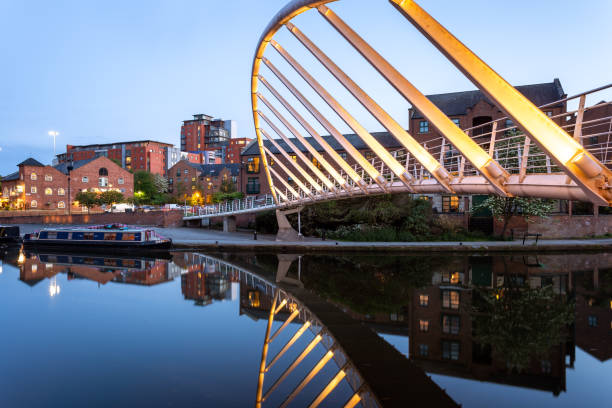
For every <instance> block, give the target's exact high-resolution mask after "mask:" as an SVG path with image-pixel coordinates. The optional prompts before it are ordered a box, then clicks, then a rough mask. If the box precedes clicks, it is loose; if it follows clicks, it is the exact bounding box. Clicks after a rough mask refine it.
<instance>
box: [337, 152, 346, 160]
mask: <svg viewBox="0 0 612 408" xmlns="http://www.w3.org/2000/svg"><path fill="white" fill-rule="evenodd" d="M338 154H339V155H340V158H341V159H342V160H346V152H340V153H338Z"/></svg>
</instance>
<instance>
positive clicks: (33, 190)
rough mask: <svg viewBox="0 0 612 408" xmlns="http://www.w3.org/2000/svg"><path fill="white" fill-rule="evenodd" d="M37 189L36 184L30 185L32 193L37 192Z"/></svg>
mask: <svg viewBox="0 0 612 408" xmlns="http://www.w3.org/2000/svg"><path fill="white" fill-rule="evenodd" d="M36 191H37V190H36V187H35V186H32V187H30V193H32V194H36Z"/></svg>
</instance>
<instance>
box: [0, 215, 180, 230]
mask: <svg viewBox="0 0 612 408" xmlns="http://www.w3.org/2000/svg"><path fill="white" fill-rule="evenodd" d="M111 223H120V224H129V225H155V226H159V227H178V226H181V225H183V212H182V211H151V212H148V213H112V214H111V213H102V214H73V215H63V214H57V215H22V216H10V217H3V216H1V215H0V224H94V225H95V224H111Z"/></svg>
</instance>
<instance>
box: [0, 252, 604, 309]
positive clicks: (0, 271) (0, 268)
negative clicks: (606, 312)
mask: <svg viewBox="0 0 612 408" xmlns="http://www.w3.org/2000/svg"><path fill="white" fill-rule="evenodd" d="M0 275H2V261H1V260H0ZM610 306H611V307H612V302H610Z"/></svg>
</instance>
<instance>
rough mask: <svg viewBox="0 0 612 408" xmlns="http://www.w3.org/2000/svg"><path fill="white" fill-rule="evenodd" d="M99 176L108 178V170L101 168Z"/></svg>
mask: <svg viewBox="0 0 612 408" xmlns="http://www.w3.org/2000/svg"><path fill="white" fill-rule="evenodd" d="M98 176H108V170H106V168H105V167H100V170H98Z"/></svg>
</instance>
